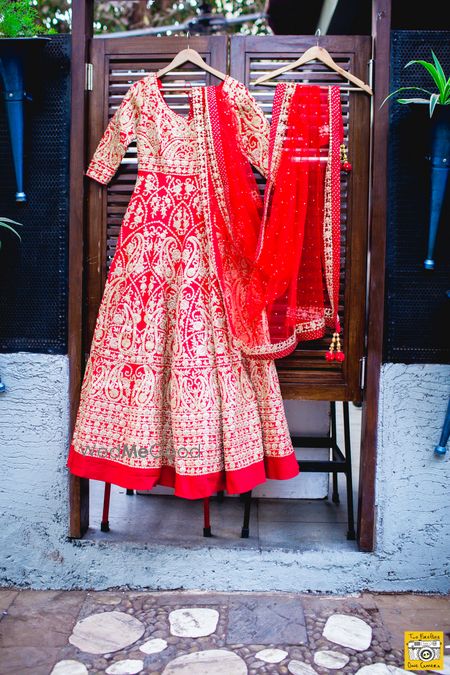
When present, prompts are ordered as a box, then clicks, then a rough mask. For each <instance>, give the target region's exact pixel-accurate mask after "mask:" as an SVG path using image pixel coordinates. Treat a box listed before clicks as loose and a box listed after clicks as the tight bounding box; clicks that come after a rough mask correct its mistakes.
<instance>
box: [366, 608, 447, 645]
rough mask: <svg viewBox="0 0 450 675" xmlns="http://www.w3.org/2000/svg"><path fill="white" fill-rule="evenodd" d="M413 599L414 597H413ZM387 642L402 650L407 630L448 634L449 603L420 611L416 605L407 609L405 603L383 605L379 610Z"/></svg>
mask: <svg viewBox="0 0 450 675" xmlns="http://www.w3.org/2000/svg"><path fill="white" fill-rule="evenodd" d="M414 597H415V596H414ZM379 612H380V617H381V620H382V622H383V625H384V628H385V630H386V633H387V634H388V636H389V642H390V643H391V646H392V647H394V648H398V649H402V648H403V644H404V634H403V631H404V630H405V627H406V626H407V628H408V630H420V631H422V630H442V631H444V633H446V632H450V603H445V602H439V603H436V606H435V607H434V608H433V607H427V606H426V607H424V608H423V609H420V608H419V607H418V606H417V604H416V603H413V606H412V607H410V608H408V607H407V605H406V603H405V602H404V601H403V603H399V604H398V605H397V606H396V605H395V603H393V604H392V607H389V606H388V605H384V606H383V607H382V608H380V610H379Z"/></svg>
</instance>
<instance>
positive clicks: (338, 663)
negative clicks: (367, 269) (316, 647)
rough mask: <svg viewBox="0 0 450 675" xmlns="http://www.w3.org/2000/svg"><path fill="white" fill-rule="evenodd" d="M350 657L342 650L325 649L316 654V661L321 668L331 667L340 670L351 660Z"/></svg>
mask: <svg viewBox="0 0 450 675" xmlns="http://www.w3.org/2000/svg"><path fill="white" fill-rule="evenodd" d="M349 660H350V657H348V656H347V654H342V652H334V651H332V650H331V649H323V650H321V651H319V652H316V653H315V654H314V663H315V664H316V665H317V666H320V667H321V668H330V669H331V670H338V669H339V668H344V666H346V665H347V663H348V662H349Z"/></svg>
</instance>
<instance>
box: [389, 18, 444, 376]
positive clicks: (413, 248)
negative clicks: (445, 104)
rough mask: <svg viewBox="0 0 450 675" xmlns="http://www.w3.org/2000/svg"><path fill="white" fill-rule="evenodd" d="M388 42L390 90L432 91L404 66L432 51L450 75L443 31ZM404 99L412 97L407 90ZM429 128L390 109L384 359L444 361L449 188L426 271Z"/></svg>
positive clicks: (404, 34) (424, 78)
mask: <svg viewBox="0 0 450 675" xmlns="http://www.w3.org/2000/svg"><path fill="white" fill-rule="evenodd" d="M391 40H392V52H391V91H393V90H394V89H396V88H397V87H401V86H411V85H415V86H420V87H424V88H425V89H430V90H431V91H433V90H434V85H433V83H432V81H431V78H430V76H429V75H428V74H427V73H426V71H425V69H424V68H422V67H420V66H410V67H409V68H406V69H405V68H404V66H405V65H406V64H407V63H408V61H411V60H412V59H425V60H426V61H431V60H432V57H431V50H432V49H433V51H434V52H435V54H436V55H437V56H438V58H439V60H440V61H441V63H442V66H443V68H444V71H445V72H446V73H447V75H448V74H449V73H450V32H449V31H393V32H392V37H391ZM408 95H411V96H414V95H415V93H414V92H405V94H404V96H405V97H408ZM417 95H420V92H419V93H418V94H417ZM429 130H430V123H429V116H428V110H427V106H425V105H421V106H419V105H416V106H411V105H408V106H406V105H400V104H399V103H396V102H395V101H394V102H392V103H391V105H390V137H389V204H388V207H389V208H388V230H387V238H388V240H387V269H386V282H387V284H386V289H387V291H386V292H387V294H386V322H385V349H384V360H385V361H391V362H401V363H447V362H449V361H450V339H449V336H448V330H447V329H446V325H447V326H448V325H449V318H450V316H449V315H450V299H449V298H448V297H447V291H448V290H449V289H450V255H449V251H450V227H449V221H450V194H449V193H450V189H449V190H447V197H446V202H445V204H444V209H443V213H442V218H441V222H440V227H439V233H438V239H437V244H436V252H435V261H436V268H435V270H434V271H427V270H425V269H424V267H423V261H424V259H425V258H426V247H427V237H428V203H429V194H430V162H429V161H428V160H427V159H426V156H427V155H428V153H429Z"/></svg>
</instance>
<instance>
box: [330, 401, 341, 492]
mask: <svg viewBox="0 0 450 675" xmlns="http://www.w3.org/2000/svg"><path fill="white" fill-rule="evenodd" d="M330 407H331V439H330V440H331V456H332V459H335V452H334V451H335V448H336V447H337V430H336V401H330ZM331 500H332V502H333V504H339V503H340V499H339V487H338V474H337V471H333V492H332V494H331Z"/></svg>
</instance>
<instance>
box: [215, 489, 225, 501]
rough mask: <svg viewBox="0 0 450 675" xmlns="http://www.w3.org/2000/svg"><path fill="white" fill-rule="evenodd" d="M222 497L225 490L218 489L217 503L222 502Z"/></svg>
mask: <svg viewBox="0 0 450 675" xmlns="http://www.w3.org/2000/svg"><path fill="white" fill-rule="evenodd" d="M224 497H225V490H219V492H218V493H217V501H218V502H219V504H222V502H223V500H224Z"/></svg>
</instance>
